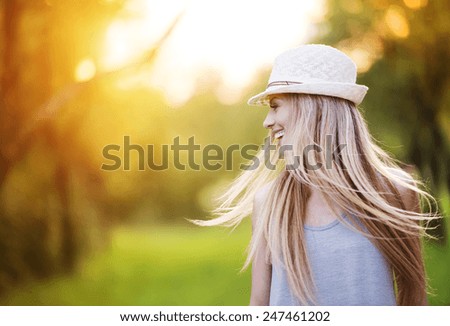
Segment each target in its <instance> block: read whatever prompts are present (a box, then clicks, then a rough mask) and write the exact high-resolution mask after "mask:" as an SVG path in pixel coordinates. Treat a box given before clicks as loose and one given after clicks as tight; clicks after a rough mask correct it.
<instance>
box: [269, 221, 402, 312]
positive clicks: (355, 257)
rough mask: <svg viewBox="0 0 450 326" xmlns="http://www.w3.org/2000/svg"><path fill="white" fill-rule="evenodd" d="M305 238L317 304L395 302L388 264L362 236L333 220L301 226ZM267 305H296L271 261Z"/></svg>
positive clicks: (283, 275) (282, 272)
mask: <svg viewBox="0 0 450 326" xmlns="http://www.w3.org/2000/svg"><path fill="white" fill-rule="evenodd" d="M342 217H343V218H344V219H346V221H349V222H350V220H349V219H348V218H347V217H346V216H345V215H342ZM305 240H306V250H307V254H308V258H309V261H310V265H311V270H312V274H313V279H314V282H315V284H316V289H317V293H316V300H317V303H318V305H321V306H390V305H396V301H395V293H394V285H393V278H392V273H391V272H390V270H389V267H388V264H387V262H386V260H385V259H384V257H383V256H382V254H381V253H380V251H379V250H378V249H377V248H376V247H375V246H374V245H373V244H372V243H371V242H370V241H369V240H368V239H367V238H366V237H365V236H363V235H362V234H359V233H357V232H355V231H353V230H351V229H349V228H348V227H346V226H345V225H343V224H342V223H341V222H340V221H339V220H335V221H333V222H331V223H330V224H328V225H325V226H321V227H311V226H305ZM270 305H271V306H298V305H300V303H299V302H298V300H297V299H296V298H295V297H294V295H293V294H292V293H291V291H290V289H289V285H288V281H287V276H286V272H285V270H284V268H282V267H281V266H276V265H275V264H273V265H272V284H271V288H270Z"/></svg>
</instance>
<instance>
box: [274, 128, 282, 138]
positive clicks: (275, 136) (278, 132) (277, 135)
mask: <svg viewBox="0 0 450 326" xmlns="http://www.w3.org/2000/svg"><path fill="white" fill-rule="evenodd" d="M283 136H284V130H278V131H277V132H274V133H273V138H274V139H281V138H282V137H283Z"/></svg>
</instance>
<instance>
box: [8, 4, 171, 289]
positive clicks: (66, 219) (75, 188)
mask: <svg viewBox="0 0 450 326" xmlns="http://www.w3.org/2000/svg"><path fill="white" fill-rule="evenodd" d="M122 5H123V1H122V0H117V1H90V0H67V1H53V0H42V1H25V0H3V1H0V24H1V27H0V31H1V34H0V44H1V47H0V60H1V65H0V112H1V119H0V195H1V196H0V294H1V293H2V292H3V291H5V290H7V289H9V288H11V287H13V286H15V285H16V284H17V283H18V282H20V281H22V280H23V279H25V278H27V277H46V276H49V275H52V274H54V273H58V272H70V271H73V270H74V268H75V267H76V264H77V262H78V261H79V258H80V255H81V253H82V252H83V251H84V250H85V249H86V248H87V247H89V243H90V242H91V241H92V240H93V239H95V238H105V233H104V232H103V231H102V230H98V231H95V230H96V229H97V228H98V227H101V226H102V225H108V223H109V221H108V218H109V216H107V215H106V214H108V213H110V212H111V211H110V210H108V209H107V207H108V203H110V202H111V200H114V198H109V197H108V193H107V192H106V190H105V182H104V176H103V175H102V174H101V172H102V171H101V170H100V169H99V164H98V162H97V161H96V160H95V159H93V158H92V156H89V155H86V154H87V153H88V152H89V148H88V146H86V143H84V142H83V139H82V135H81V134H80V132H81V131H83V129H82V128H81V127H82V126H83V124H84V123H85V121H84V120H85V118H86V117H87V116H88V115H87V112H88V110H89V109H92V105H91V104H92V102H93V100H94V98H96V92H97V91H98V88H99V85H100V84H101V83H99V81H100V80H101V79H102V78H103V79H113V78H114V77H116V76H118V74H120V73H121V72H123V71H125V70H126V69H127V68H129V66H128V67H124V68H123V69H118V70H117V71H113V72H111V73H103V74H97V75H96V76H95V77H94V78H92V79H90V80H88V81H83V82H78V81H76V80H75V77H76V76H75V74H74V72H75V71H76V68H77V66H78V65H79V63H80V62H81V61H82V60H83V59H84V58H86V57H92V58H93V59H95V56H96V55H97V53H98V50H99V49H98V46H99V44H101V43H102V42H101V40H102V38H103V37H104V34H105V30H106V28H107V26H108V25H109V23H110V22H111V20H112V18H113V17H114V16H115V15H116V14H117V12H118V10H119V9H120V8H121V7H122ZM175 24H176V21H175V22H174V23H173V24H172V25H171V27H170V28H169V30H168V31H167V33H166V34H165V35H164V36H163V37H162V38H161V39H160V41H158V42H157V43H156V45H155V47H154V48H153V49H151V51H149V52H148V53H147V54H146V56H144V57H143V58H142V60H140V61H138V62H135V63H134V64H133V65H131V66H132V67H135V68H139V67H140V65H141V64H142V63H152V62H153V60H154V57H155V54H156V52H157V50H158V48H159V47H160V46H161V44H162V42H164V41H165V39H167V37H168V35H169V33H170V32H171V31H172V29H173V28H174V26H175ZM81 94H82V95H83V96H78V95H81ZM62 108H65V110H64V111H65V112H64V114H62V112H60V111H62V110H61V109H62ZM55 118H57V119H55ZM105 220H106V221H107V222H106V223H105ZM99 234H100V235H101V237H93V236H92V235H95V236H98V235H99Z"/></svg>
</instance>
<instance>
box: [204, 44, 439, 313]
mask: <svg viewBox="0 0 450 326" xmlns="http://www.w3.org/2000/svg"><path fill="white" fill-rule="evenodd" d="M366 92H367V87H365V86H362V85H358V84H356V66H355V64H354V63H353V61H352V60H351V59H350V58H349V57H347V56H346V55H345V54H344V53H342V52H340V51H338V50H337V49H334V48H332V47H329V46H325V45H315V44H311V45H304V46H300V47H298V48H295V49H292V50H289V51H286V52H284V53H283V54H281V55H280V56H278V57H277V58H276V60H275V62H274V66H273V69H272V73H271V76H270V79H269V84H268V87H267V89H266V90H265V91H264V92H262V93H260V94H258V95H256V96H254V97H252V98H251V99H250V100H249V104H252V105H269V106H270V109H269V112H268V114H267V117H266V119H265V120H264V127H265V128H268V129H269V137H270V139H271V142H272V143H273V144H276V145H277V149H278V150H276V151H272V152H271V153H270V154H271V155H267V153H266V150H267V148H266V149H264V150H262V151H261V152H260V153H259V154H258V156H257V160H256V161H255V162H260V164H259V165H258V166H257V168H256V169H248V170H247V171H244V172H243V173H242V174H241V175H240V176H239V177H238V178H237V179H236V180H235V182H234V183H233V184H232V186H231V187H230V188H229V190H228V191H227V192H226V193H225V194H224V195H223V196H221V198H220V200H221V205H220V206H219V207H218V208H217V209H216V210H215V213H217V215H218V217H217V218H215V219H213V220H210V221H196V223H198V224H200V225H226V226H237V225H238V224H239V223H240V222H241V221H242V219H244V218H245V217H247V216H249V215H252V226H253V228H252V239H251V243H250V245H249V253H248V257H247V260H246V263H245V265H244V268H246V267H248V266H249V265H250V263H252V292H251V299H250V304H251V305H269V304H270V305H313V304H316V305H396V304H397V305H424V304H426V302H427V301H426V295H427V284H426V276H425V269H424V263H423V257H422V246H421V239H422V236H423V235H424V231H425V227H426V225H425V224H426V222H427V221H429V220H430V219H432V218H436V216H435V215H433V214H426V213H422V211H421V208H420V199H423V200H424V201H425V202H426V203H427V204H428V205H429V207H431V206H430V200H431V201H434V198H433V197H432V196H431V195H429V194H428V193H427V192H426V191H424V190H421V189H420V188H419V187H422V188H423V187H424V184H423V183H422V182H420V181H419V180H415V178H413V177H412V176H411V174H410V173H407V172H405V171H403V170H402V169H401V168H400V167H399V165H398V164H397V163H396V160H395V159H393V158H391V157H390V156H389V155H388V154H387V153H386V152H384V151H383V150H382V149H381V148H380V147H378V146H377V145H376V144H375V141H374V140H373V138H372V137H371V136H370V134H369V132H368V128H367V125H366V123H365V121H364V119H363V117H362V116H361V113H360V112H359V111H358V109H357V105H358V104H360V103H361V101H362V100H363V98H364V96H365V94H366ZM264 158H268V159H264ZM274 167H275V168H274Z"/></svg>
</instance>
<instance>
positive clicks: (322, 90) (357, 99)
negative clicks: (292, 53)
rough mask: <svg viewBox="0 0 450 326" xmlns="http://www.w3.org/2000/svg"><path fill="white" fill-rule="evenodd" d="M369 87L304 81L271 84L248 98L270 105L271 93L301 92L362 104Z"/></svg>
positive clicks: (258, 103) (256, 103)
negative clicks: (277, 84) (292, 83)
mask: <svg viewBox="0 0 450 326" xmlns="http://www.w3.org/2000/svg"><path fill="white" fill-rule="evenodd" d="M368 89H369V88H368V87H367V86H364V85H358V84H353V83H325V82H321V83H303V84H295V85H279V86H271V87H269V88H267V89H266V90H265V91H264V92H262V93H259V94H257V95H255V96H253V97H251V98H250V99H249V100H248V102H247V103H248V104H249V105H268V103H269V99H268V97H269V96H270V95H275V94H284V93H299V94H313V95H326V96H334V97H339V98H343V99H346V100H349V101H352V102H354V103H355V104H356V105H358V104H360V103H361V102H362V100H363V99H364V96H365V95H366V93H367V90H368Z"/></svg>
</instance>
